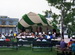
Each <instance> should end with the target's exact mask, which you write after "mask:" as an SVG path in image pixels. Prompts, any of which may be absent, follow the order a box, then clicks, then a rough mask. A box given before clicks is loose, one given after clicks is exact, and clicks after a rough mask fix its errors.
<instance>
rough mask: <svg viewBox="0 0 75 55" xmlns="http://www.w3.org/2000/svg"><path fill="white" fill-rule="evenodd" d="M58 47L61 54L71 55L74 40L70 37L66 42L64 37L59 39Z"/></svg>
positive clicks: (73, 50)
mask: <svg viewBox="0 0 75 55" xmlns="http://www.w3.org/2000/svg"><path fill="white" fill-rule="evenodd" d="M58 49H60V51H62V54H61V55H72V53H73V54H74V55H75V40H74V39H70V41H69V42H68V43H66V42H65V41H64V39H61V41H60V46H59V47H58Z"/></svg>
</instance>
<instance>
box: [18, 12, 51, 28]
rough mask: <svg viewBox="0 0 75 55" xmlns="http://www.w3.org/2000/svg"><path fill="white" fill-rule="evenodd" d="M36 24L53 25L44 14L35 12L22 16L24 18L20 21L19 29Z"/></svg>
mask: <svg viewBox="0 0 75 55" xmlns="http://www.w3.org/2000/svg"><path fill="white" fill-rule="evenodd" d="M34 25H42V26H47V25H50V26H51V24H50V21H49V20H47V19H46V18H45V17H44V16H43V15H40V14H35V13H33V12H30V13H28V14H25V15H24V16H23V17H22V19H21V20H20V21H19V22H18V28H19V29H22V28H29V27H30V26H34Z"/></svg>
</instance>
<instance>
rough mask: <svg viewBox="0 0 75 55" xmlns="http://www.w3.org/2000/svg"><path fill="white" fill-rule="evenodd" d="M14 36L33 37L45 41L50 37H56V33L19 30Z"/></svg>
mask: <svg viewBox="0 0 75 55" xmlns="http://www.w3.org/2000/svg"><path fill="white" fill-rule="evenodd" d="M16 38H19V39H20V38H22V39H23V38H35V39H37V41H41V40H43V41H46V39H52V38H56V33H55V32H54V33H51V32H49V34H46V33H45V32H39V33H37V32H35V33H27V32H21V33H20V34H19V35H18V36H17V37H16Z"/></svg>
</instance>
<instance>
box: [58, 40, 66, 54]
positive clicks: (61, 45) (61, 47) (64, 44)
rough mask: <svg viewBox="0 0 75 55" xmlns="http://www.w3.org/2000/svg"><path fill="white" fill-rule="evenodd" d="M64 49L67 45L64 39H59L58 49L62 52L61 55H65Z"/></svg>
mask: <svg viewBox="0 0 75 55" xmlns="http://www.w3.org/2000/svg"><path fill="white" fill-rule="evenodd" d="M66 47H67V44H66V43H65V42H64V39H61V41H60V48H59V49H60V50H61V51H62V54H63V55H65V51H66Z"/></svg>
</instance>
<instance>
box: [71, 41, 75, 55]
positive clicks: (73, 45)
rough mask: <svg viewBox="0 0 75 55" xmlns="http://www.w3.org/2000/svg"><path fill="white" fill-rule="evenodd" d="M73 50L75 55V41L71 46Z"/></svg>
mask: <svg viewBox="0 0 75 55" xmlns="http://www.w3.org/2000/svg"><path fill="white" fill-rule="evenodd" d="M71 50H72V52H74V55H75V41H73V43H72V45H71Z"/></svg>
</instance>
